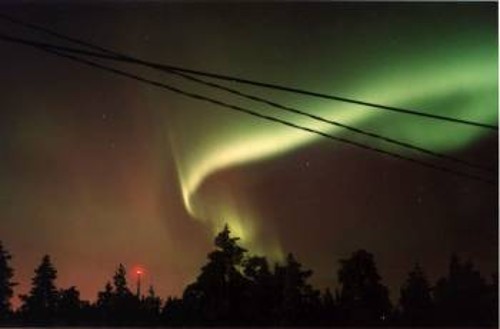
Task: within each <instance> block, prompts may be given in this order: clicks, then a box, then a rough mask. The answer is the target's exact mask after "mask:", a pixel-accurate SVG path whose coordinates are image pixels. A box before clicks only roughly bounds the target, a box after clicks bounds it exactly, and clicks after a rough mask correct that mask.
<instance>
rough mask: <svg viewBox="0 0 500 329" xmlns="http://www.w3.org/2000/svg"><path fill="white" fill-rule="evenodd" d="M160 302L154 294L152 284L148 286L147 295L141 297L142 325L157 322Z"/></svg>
mask: <svg viewBox="0 0 500 329" xmlns="http://www.w3.org/2000/svg"><path fill="white" fill-rule="evenodd" d="M161 304H162V302H161V299H160V298H159V297H158V296H156V293H155V291H154V288H153V286H150V287H149V289H148V294H147V296H146V297H145V298H142V299H141V322H142V324H143V325H154V324H158V323H159V320H160V310H161Z"/></svg>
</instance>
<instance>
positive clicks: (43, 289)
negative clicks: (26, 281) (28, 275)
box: [21, 255, 58, 325]
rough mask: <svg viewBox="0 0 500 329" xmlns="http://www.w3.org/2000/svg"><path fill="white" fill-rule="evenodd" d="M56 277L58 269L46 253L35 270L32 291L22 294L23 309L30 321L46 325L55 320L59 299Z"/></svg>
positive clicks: (25, 316)
mask: <svg viewBox="0 0 500 329" xmlns="http://www.w3.org/2000/svg"><path fill="white" fill-rule="evenodd" d="M56 278H57V271H56V269H55V268H54V265H52V262H51V260H50V257H49V256H48V255H45V256H44V257H43V259H42V262H41V264H40V265H39V266H38V267H37V268H36V270H35V276H34V277H33V279H32V287H31V290H30V293H29V294H28V295H22V296H21V300H22V301H23V304H22V306H21V311H22V314H23V315H24V318H25V319H26V320H27V321H28V322H29V323H33V324H40V325H46V324H50V323H51V322H52V321H53V320H54V317H55V315H56V311H57V300H58V293H57V289H56V285H55V280H56Z"/></svg>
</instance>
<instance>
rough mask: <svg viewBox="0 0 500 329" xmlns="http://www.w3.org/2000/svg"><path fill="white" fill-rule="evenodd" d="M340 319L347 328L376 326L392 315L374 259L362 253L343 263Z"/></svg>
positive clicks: (370, 255)
mask: <svg viewBox="0 0 500 329" xmlns="http://www.w3.org/2000/svg"><path fill="white" fill-rule="evenodd" d="M340 263H341V265H342V266H341V268H340V270H339V272H338V277H339V282H340V285H341V287H340V300H339V308H340V310H339V311H340V313H341V314H340V315H341V317H342V320H343V321H344V323H345V324H355V325H374V324H382V323H384V322H386V321H387V317H388V316H389V314H390V311H391V303H390V300H389V292H388V289H387V288H386V287H385V286H383V285H382V284H381V283H380V281H381V277H380V275H379V274H378V271H377V267H376V265H375V261H374V259H373V255H372V254H370V253H369V252H367V251H365V250H359V251H356V252H354V253H353V254H352V256H351V257H350V258H349V259H344V260H341V261H340Z"/></svg>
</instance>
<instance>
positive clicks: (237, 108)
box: [31, 45, 496, 185]
mask: <svg viewBox="0 0 500 329" xmlns="http://www.w3.org/2000/svg"><path fill="white" fill-rule="evenodd" d="M31 47H34V48H36V49H39V50H42V51H45V52H48V53H50V54H53V55H56V56H59V57H64V58H67V59H71V60H73V61H76V62H80V63H83V64H85V65H88V66H91V67H94V68H98V69H101V70H104V71H108V72H111V73H114V74H117V75H121V76H125V77H128V78H130V79H133V80H136V81H140V82H143V83H145V84H149V85H153V86H156V87H159V88H162V89H167V90H169V91H172V92H174V93H177V94H181V95H183V96H186V97H188V98H192V99H197V100H200V101H204V102H208V103H211V104H214V105H218V106H221V107H224V108H227V109H230V110H234V111H238V112H242V113H246V114H248V115H251V116H254V117H257V118H260V119H264V120H268V121H271V122H275V123H279V124H281V125H284V126H288V127H291V128H294V129H298V130H302V131H304V132H308V133H312V134H315V135H319V136H322V137H325V138H327V139H329V140H333V141H338V142H342V143H345V144H349V145H353V146H357V147H359V148H363V149H366V150H370V151H373V152H377V153H380V154H385V155H388V156H392V157H394V158H397V159H401V160H405V161H408V162H411V163H414V164H418V165H420V166H424V167H428V168H432V169H435V170H439V171H441V172H446V173H449V174H454V175H457V176H460V177H466V178H469V179H473V180H477V181H481V182H484V183H488V184H491V185H496V181H494V180H491V179H488V178H485V177H482V176H478V175H474V174H469V173H466V172H463V171H459V170H454V169H450V168H447V167H443V166H440V165H435V164H433V163H429V162H426V161H422V160H419V159H414V158H411V157H407V156H403V155H400V154H398V153H395V152H390V151H386V150H383V149H379V148H376V147H372V146H369V145H365V144H362V143H359V142H356V141H351V140H348V139H346V138H342V137H337V136H333V135H330V134H327V133H325V132H322V131H318V130H315V129H312V128H308V127H305V126H301V125H298V124H295V123H293V122H289V121H286V120H283V119H280V118H277V117H273V116H270V115H266V114H261V113H258V112H255V111H252V110H250V109H247V108H244V107H241V106H237V105H234V104H230V103H226V102H223V101H219V100H216V99H213V98H210V97H207V96H203V95H200V94H197V93H192V92H188V91H185V90H182V89H179V88H176V87H173V86H170V85H168V84H165V83H162V82H159V81H154V80H150V79H147V78H144V77H142V76H139V75H136V74H133V73H130V72H127V71H123V70H119V69H116V68H112V67H109V66H105V65H102V64H99V63H96V62H93V61H89V60H86V59H84V58H81V57H78V56H73V55H69V54H66V53H62V52H59V51H56V50H53V49H50V48H44V47H41V46H36V45H31Z"/></svg>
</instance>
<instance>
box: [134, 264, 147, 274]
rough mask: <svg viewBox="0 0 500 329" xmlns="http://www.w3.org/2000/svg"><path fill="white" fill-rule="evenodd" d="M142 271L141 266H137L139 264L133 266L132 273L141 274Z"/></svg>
mask: <svg viewBox="0 0 500 329" xmlns="http://www.w3.org/2000/svg"><path fill="white" fill-rule="evenodd" d="M144 272H145V271H144V269H143V268H142V267H139V266H136V267H134V272H133V273H135V275H138V276H141V275H143V274H144Z"/></svg>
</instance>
